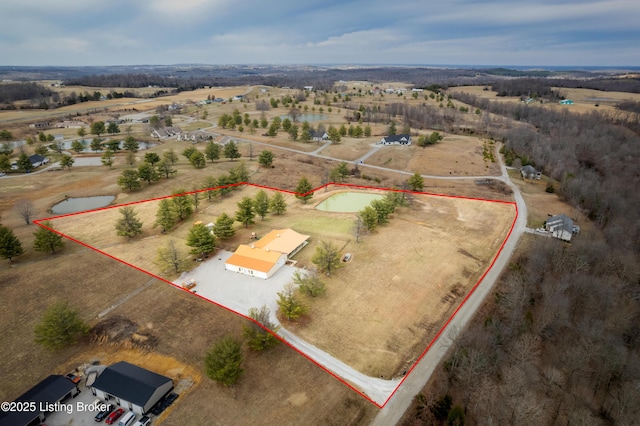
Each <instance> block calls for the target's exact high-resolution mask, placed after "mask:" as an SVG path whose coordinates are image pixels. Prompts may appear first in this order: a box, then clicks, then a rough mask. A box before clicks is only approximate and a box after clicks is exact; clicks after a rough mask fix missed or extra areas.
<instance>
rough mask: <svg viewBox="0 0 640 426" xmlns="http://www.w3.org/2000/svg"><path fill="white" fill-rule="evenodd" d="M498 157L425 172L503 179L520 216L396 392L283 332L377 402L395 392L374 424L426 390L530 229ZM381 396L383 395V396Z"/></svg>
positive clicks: (380, 425)
mask: <svg viewBox="0 0 640 426" xmlns="http://www.w3.org/2000/svg"><path fill="white" fill-rule="evenodd" d="M225 138H229V137H227V136H225ZM234 139H237V140H240V141H244V142H251V143H255V144H259V145H264V146H271V145H270V144H268V143H264V142H256V141H251V140H248V139H239V138H234ZM223 140H224V139H223ZM273 147H274V148H278V149H284V150H287V151H292V152H296V153H300V154H305V155H312V156H314V157H319V158H323V159H328V160H334V161H338V162H340V161H343V160H341V159H338V158H333V157H328V156H324V155H320V154H318V151H319V150H316V151H314V152H311V153H309V152H304V151H299V150H296V149H292V148H282V147H278V146H275V145H274V146H273ZM378 149H379V147H375V146H374V147H373V148H372V150H371V151H370V152H369V153H368V154H366V155H365V156H363V157H360V159H359V160H362V159H363V158H364V159H366V158H367V157H368V156H369V155H371V154H373V153H375V152H377V150H378ZM496 150H497V151H498V150H499V146H497V147H496ZM497 158H498V159H499V162H500V168H501V170H502V174H501V175H500V176H433V175H422V176H423V177H425V178H430V179H443V180H461V179H464V180H469V179H474V180H475V179H486V178H488V177H490V178H492V179H496V180H500V181H502V182H504V183H505V184H506V185H508V186H509V187H510V188H511V189H512V191H513V196H514V200H515V203H516V207H517V212H518V216H517V218H516V221H515V224H514V226H513V229H512V230H511V233H510V234H509V236H508V238H507V240H506V241H505V243H504V245H503V246H502V249H501V251H500V253H499V254H498V256H497V257H496V259H495V262H494V264H493V265H492V267H491V269H490V270H489V271H488V272H487V274H486V275H485V277H484V278H483V279H482V281H481V282H480V283H479V285H478V286H477V287H476V288H475V290H474V291H473V293H472V294H471V295H470V296H469V298H468V299H467V300H466V302H465V303H464V305H462V306H460V308H459V309H458V311H457V312H456V313H455V314H454V316H453V318H452V319H451V321H450V322H449V323H448V324H447V325H446V326H445V328H444V329H443V331H442V333H441V334H440V336H439V338H438V339H437V340H436V341H435V342H434V343H433V345H432V346H431V348H430V349H429V351H427V353H426V354H425V355H424V356H423V357H422V358H421V359H420V360H419V361H418V363H417V364H415V365H414V367H413V369H412V370H411V371H410V372H409V374H407V375H406V376H405V377H404V378H403V379H402V380H401V381H400V385H399V386H398V387H397V389H396V390H395V392H394V391H393V388H394V387H395V385H396V384H397V381H395V383H393V382H394V381H384V380H380V379H375V378H372V377H369V378H367V379H370V380H375V381H377V382H375V383H374V382H371V381H370V380H366V381H364V382H363V381H361V380H358V379H357V378H354V377H353V375H352V374H350V373H353V369H351V368H350V367H348V366H345V367H347V369H346V370H344V369H343V366H340V365H338V364H335V365H334V363H333V361H331V360H334V361H337V362H338V363H340V361H338V360H335V359H334V358H333V357H331V356H330V355H328V354H326V353H318V354H315V351H319V349H318V348H315V347H313V346H311V345H308V343H306V342H304V341H302V342H299V341H298V340H299V339H298V338H297V337H296V336H294V335H292V334H290V333H288V332H287V333H284V332H283V333H281V334H282V335H283V337H285V338H286V339H287V340H288V341H290V342H291V343H292V344H293V345H294V346H296V347H299V345H306V346H309V347H304V349H303V352H305V353H307V354H310V355H311V354H315V356H312V357H313V358H314V360H316V362H319V363H320V364H322V365H323V366H325V367H326V368H328V369H329V370H331V371H334V372H335V373H336V374H338V375H339V376H340V377H342V378H345V379H346V380H349V381H351V382H352V383H354V384H355V385H357V386H358V387H359V388H360V389H362V390H363V391H365V393H366V394H367V395H368V396H369V397H370V398H371V399H372V400H373V401H375V402H376V403H378V404H380V405H382V403H384V400H385V397H384V395H385V391H386V395H387V396H388V395H390V394H391V392H393V393H392V394H391V397H390V398H389V399H388V401H387V402H386V404H385V405H384V407H383V408H382V409H381V410H380V412H379V413H378V415H377V416H376V418H375V420H374V422H373V423H372V424H373V425H376V426H387V425H395V424H397V423H398V422H399V421H400V419H401V418H402V416H403V415H404V413H405V412H406V410H407V409H408V408H409V406H410V405H411V403H412V401H413V398H414V396H415V395H417V394H418V393H420V392H421V391H422V389H423V388H424V386H425V384H426V383H427V381H428V380H429V378H430V377H431V374H432V373H433V371H434V370H435V369H436V367H437V366H438V365H439V364H440V362H441V361H442V359H443V358H444V356H445V355H446V354H447V351H448V349H449V347H450V346H451V345H452V344H453V343H454V342H455V339H456V337H457V335H458V333H459V332H460V331H462V330H463V329H464V328H465V327H466V325H467V324H468V323H469V321H470V320H471V318H473V315H474V314H475V313H476V311H477V310H478V309H479V307H480V306H481V305H482V303H483V302H484V300H485V299H486V297H487V296H488V295H489V294H490V293H491V290H492V288H493V287H494V285H495V283H496V282H497V280H498V278H499V276H500V274H501V273H502V271H503V270H504V269H505V267H506V266H507V265H508V263H509V260H510V259H511V256H512V254H513V253H514V251H515V249H516V247H517V244H518V241H519V240H520V237H521V236H522V234H523V233H524V232H526V229H527V228H526V224H527V206H526V204H525V202H524V199H523V198H522V194H521V193H520V191H519V189H518V187H517V186H516V185H515V184H514V183H513V182H511V179H510V178H509V175H508V173H507V168H506V167H505V165H504V162H503V159H502V156H501V155H499V154H497ZM362 167H369V168H373V169H378V170H384V171H390V172H395V173H402V174H406V175H412V174H413V173H411V172H407V171H400V170H394V169H389V168H385V167H379V166H371V165H367V164H362ZM320 352H322V351H320ZM322 360H325V361H326V360H329V361H330V362H329V363H327V364H325V363H324V362H323V361H322ZM350 376H351V377H350ZM379 382H380V383H379ZM382 382H387V383H382ZM380 398H382V400H381V399H380Z"/></svg>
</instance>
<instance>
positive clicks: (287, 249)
mask: <svg viewBox="0 0 640 426" xmlns="http://www.w3.org/2000/svg"><path fill="white" fill-rule="evenodd" d="M308 239H309V236H308V235H303V234H299V233H297V232H296V231H294V230H293V229H274V230H273V231H271V232H269V233H268V234H267V235H265V236H264V237H262V238H261V239H259V240H258V241H256V242H255V243H253V244H250V245H247V244H241V245H240V246H238V249H237V250H236V251H235V253H234V254H233V255H232V256H231V257H230V258H229V259H228V260H227V261H226V262H225V264H224V267H225V269H226V270H228V271H234V272H239V273H241V274H246V275H250V276H252V277H258V278H262V279H265V280H266V279H267V278H269V277H271V276H272V275H273V274H275V273H276V272H277V271H278V269H280V268H281V267H282V266H284V264H285V263H286V262H287V260H288V259H290V258H291V257H292V256H294V255H295V254H296V253H297V252H299V251H300V250H302V248H303V247H304V246H306V245H307V244H308V243H307V240H308Z"/></svg>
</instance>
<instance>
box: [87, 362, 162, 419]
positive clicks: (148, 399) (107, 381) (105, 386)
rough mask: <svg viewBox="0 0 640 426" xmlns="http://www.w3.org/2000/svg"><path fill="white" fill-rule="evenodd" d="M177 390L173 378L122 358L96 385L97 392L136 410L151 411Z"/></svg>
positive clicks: (141, 412)
mask: <svg viewBox="0 0 640 426" xmlns="http://www.w3.org/2000/svg"><path fill="white" fill-rule="evenodd" d="M171 389H173V380H171V379H170V378H169V377H165V376H162V375H160V374H157V373H154V372H153V371H149V370H147V369H144V368H141V367H138V366H137V365H133V364H129V363H128V362H125V361H121V362H118V363H116V364H113V365H112V366H110V367H107V368H105V370H104V371H103V372H102V374H100V376H98V378H97V379H96V380H95V382H94V383H93V386H92V391H93V392H94V394H95V395H97V396H99V397H100V398H103V399H104V400H105V401H108V400H111V399H115V402H116V404H118V405H120V406H123V407H125V408H128V409H129V410H132V411H133V412H135V413H138V414H144V413H147V412H148V411H149V410H150V409H151V408H152V407H153V406H154V405H155V404H156V403H157V402H158V401H160V400H161V399H162V398H163V397H164V396H165V395H166V394H167V393H169V392H170V391H171Z"/></svg>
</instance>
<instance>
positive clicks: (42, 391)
mask: <svg viewBox="0 0 640 426" xmlns="http://www.w3.org/2000/svg"><path fill="white" fill-rule="evenodd" d="M77 392H79V390H78V389H77V388H76V385H75V384H74V383H73V382H72V381H71V380H69V379H67V378H66V377H64V376H60V375H51V376H49V377H47V378H46V379H44V380H43V381H41V382H40V383H38V384H37V385H35V386H34V387H32V388H31V389H29V390H28V391H26V392H25V393H24V394H22V395H21V396H20V397H18V398H17V399H16V400H15V401H16V402H27V403H28V402H31V403H35V406H34V407H33V410H21V411H6V412H4V411H2V412H0V425H1V426H5V425H7V426H9V425H11V426H20V425H33V424H41V423H42V422H43V421H44V420H45V414H46V413H45V411H43V410H41V408H44V407H51V406H55V405H56V404H59V403H61V402H63V401H65V400H67V399H68V398H70V397H72V396H73V395H75V394H77Z"/></svg>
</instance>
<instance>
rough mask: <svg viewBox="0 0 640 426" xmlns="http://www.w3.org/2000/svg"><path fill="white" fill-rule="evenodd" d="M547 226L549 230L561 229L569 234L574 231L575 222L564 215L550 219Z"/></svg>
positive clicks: (546, 223)
mask: <svg viewBox="0 0 640 426" xmlns="http://www.w3.org/2000/svg"><path fill="white" fill-rule="evenodd" d="M545 225H546V227H547V228H548V229H551V228H554V229H557V228H560V229H564V230H565V231H568V232H572V231H573V220H572V219H571V218H570V217H569V216H567V215H566V214H564V213H563V214H558V215H555V216H551V217H550V218H549V219H547V220H546V222H545Z"/></svg>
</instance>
